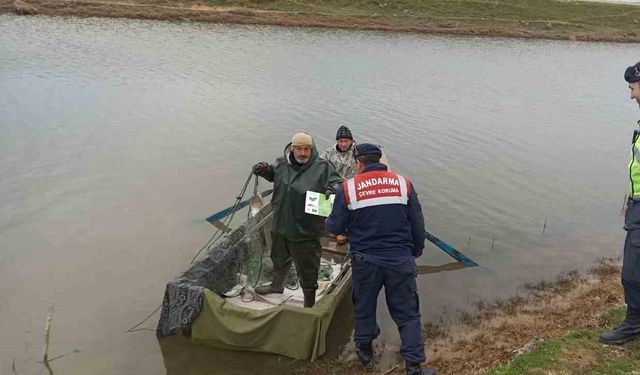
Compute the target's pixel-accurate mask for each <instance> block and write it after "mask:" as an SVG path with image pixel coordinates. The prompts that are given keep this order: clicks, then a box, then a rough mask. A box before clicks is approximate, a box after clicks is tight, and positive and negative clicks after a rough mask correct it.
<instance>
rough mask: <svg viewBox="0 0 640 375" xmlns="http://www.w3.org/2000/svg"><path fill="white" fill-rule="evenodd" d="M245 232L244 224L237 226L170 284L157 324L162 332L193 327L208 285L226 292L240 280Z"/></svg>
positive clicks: (213, 289)
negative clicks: (238, 276) (238, 277)
mask: <svg viewBox="0 0 640 375" xmlns="http://www.w3.org/2000/svg"><path fill="white" fill-rule="evenodd" d="M244 233H245V227H244V226H241V227H239V228H238V229H236V230H234V231H233V232H232V233H231V234H230V235H229V236H228V237H225V238H224V239H222V240H221V241H219V242H218V243H216V245H215V246H214V247H213V248H211V249H210V250H209V251H208V253H207V256H206V257H205V258H204V259H202V260H200V261H198V262H197V263H195V264H193V265H192V266H191V268H189V269H188V270H187V271H186V272H184V273H183V274H182V275H180V276H179V277H178V278H176V279H175V280H173V281H171V282H170V283H168V284H167V287H166V289H165V291H164V299H163V301H162V311H161V313H160V321H159V322H158V327H157V328H156V333H157V334H158V335H164V336H166V335H171V334H173V333H174V331H175V329H176V328H181V329H183V330H185V331H187V332H188V331H190V330H191V325H192V324H193V322H194V321H195V319H196V318H197V317H198V314H200V310H202V298H203V295H204V290H205V288H206V289H209V290H211V291H213V292H215V293H218V294H222V293H224V292H226V291H228V290H229V289H231V288H232V287H233V286H234V285H235V284H236V279H237V272H238V270H239V269H240V267H241V260H240V258H241V254H243V251H242V250H243V249H241V248H239V247H243V246H244V247H246V243H245V242H244V241H240V239H241V238H242V237H243V236H244Z"/></svg>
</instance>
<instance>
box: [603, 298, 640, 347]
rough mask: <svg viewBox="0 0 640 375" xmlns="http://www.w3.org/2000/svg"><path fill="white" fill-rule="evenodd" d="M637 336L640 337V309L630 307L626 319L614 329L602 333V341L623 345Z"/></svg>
mask: <svg viewBox="0 0 640 375" xmlns="http://www.w3.org/2000/svg"><path fill="white" fill-rule="evenodd" d="M637 338H640V310H632V309H630V308H628V307H627V315H626V317H625V318H624V321H623V322H622V323H621V324H620V325H619V326H617V327H616V328H614V329H613V330H612V331H608V332H605V333H603V334H602V335H600V341H601V342H603V343H605V344H609V345H622V344H624V343H625V342H627V341H631V340H635V339H637Z"/></svg>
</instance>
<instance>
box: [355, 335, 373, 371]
mask: <svg viewBox="0 0 640 375" xmlns="http://www.w3.org/2000/svg"><path fill="white" fill-rule="evenodd" d="M356 354H357V355H358V359H359V360H360V364H362V369H363V370H364V371H371V370H373V345H371V343H370V342H369V343H365V344H359V343H356Z"/></svg>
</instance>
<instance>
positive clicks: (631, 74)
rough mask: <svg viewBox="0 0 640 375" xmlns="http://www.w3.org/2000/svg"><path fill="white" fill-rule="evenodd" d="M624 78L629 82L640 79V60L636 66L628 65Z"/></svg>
mask: <svg viewBox="0 0 640 375" xmlns="http://www.w3.org/2000/svg"><path fill="white" fill-rule="evenodd" d="M624 80H625V81H627V82H629V83H634V82H638V81H640V62H638V63H636V65H634V66H630V67H627V70H625V71H624Z"/></svg>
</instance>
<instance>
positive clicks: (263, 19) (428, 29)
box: [0, 0, 640, 43]
mask: <svg viewBox="0 0 640 375" xmlns="http://www.w3.org/2000/svg"><path fill="white" fill-rule="evenodd" d="M16 2H19V3H20V4H21V5H23V4H25V3H26V4H28V5H29V6H32V7H35V9H36V10H37V11H36V12H37V14H40V15H47V16H73V17H107V18H130V19H152V20H164V21H193V22H211V23H226V24H249V25H274V26H285V27H317V28H338V29H352V30H378V31H392V32H407V33H424V34H439V35H459V36H486V37H515V38H536V39H559V40H573V41H594V42H621V43H638V42H640V33H635V32H631V31H630V32H626V30H625V31H622V30H619V29H615V28H611V29H607V28H600V29H598V28H594V29H593V30H589V27H587V26H585V25H582V24H580V23H572V22H569V21H566V22H565V21H559V20H552V19H549V20H518V19H515V18H514V19H504V18H494V19H486V18H484V17H448V18H445V19H442V18H440V19H432V18H430V17H427V16H421V15H419V14H406V15H405V14H395V13H393V14H391V15H389V14H381V15H378V14H377V13H372V14H369V15H367V14H364V13H362V12H361V13H351V14H350V13H321V12H306V11H287V10H268V9H255V8H246V7H239V6H207V5H202V4H201V3H198V2H192V1H190V0H187V1H183V2H179V3H177V2H171V1H166V0H165V1H157V2H150V1H148V0H133V1H93V0H77V1H75V0H28V1H26V2H25V1H23V0H17V1H14V0H0V14H1V13H17V12H18V11H17V9H16V8H17V6H16Z"/></svg>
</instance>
